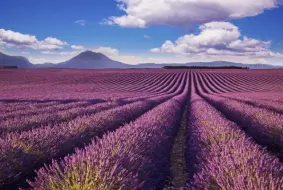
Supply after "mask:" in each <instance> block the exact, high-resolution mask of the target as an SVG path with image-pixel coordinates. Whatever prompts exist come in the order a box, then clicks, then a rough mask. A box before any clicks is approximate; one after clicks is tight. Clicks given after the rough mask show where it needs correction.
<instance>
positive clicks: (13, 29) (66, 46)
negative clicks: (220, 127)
mask: <svg viewBox="0 0 283 190" xmlns="http://www.w3.org/2000/svg"><path fill="white" fill-rule="evenodd" d="M0 18H1V19H0V51H2V52H4V53H8V54H11V55H22V56H26V57H27V58H28V59H29V60H30V61H31V62H33V63H43V62H60V61H64V60H67V59H69V58H71V57H73V56H75V55H77V54H78V53H80V52H81V51H85V50H92V51H96V52H102V53H104V54H106V55H107V56H109V57H111V58H112V59H115V60H118V61H123V62H126V63H131V64H136V63H144V62H156V63H161V62H190V61H214V60H226V61H235V62H245V63H271V64H281V62H282V61H283V35H282V33H283V24H282V18H283V7H281V6H280V4H279V2H277V1H275V0H231V1H229V2H227V1H226V0H223V1H222V0H206V1H202V0H200V1H198V2H195V1H193V0H186V1H181V0H174V1H173V0H167V1H164V0H156V1H154V2H153V1H151V0H120V1H115V0H82V1H77V0H60V1H58V0H49V1H44V0H43V1H38V0H26V1H19V0H2V1H1V6H0ZM178 39H179V40H178ZM282 64H283V62H282Z"/></svg>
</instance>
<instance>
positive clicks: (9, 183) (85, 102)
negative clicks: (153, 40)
mask: <svg viewBox="0 0 283 190" xmlns="http://www.w3.org/2000/svg"><path fill="white" fill-rule="evenodd" d="M19 188H21V189H38V190H57V189H58V190H93V189H95V190H124V189H126V190H128V189H129V190H131V189H136V190H138V189H146V190H147V189H148V190H151V189H152V190H154V189H179V188H183V189H189V190H190V189H195V190H198V189H200V190H202V189H207V190H210V189H211V190H222V189H223V190H282V189H283V70H233V69H232V70H208V69H207V70H186V69H184V70H166V69H125V70H75V69H74V70H73V69H45V70H44V69H2V70H0V189H19Z"/></svg>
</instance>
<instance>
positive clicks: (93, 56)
mask: <svg viewBox="0 0 283 190" xmlns="http://www.w3.org/2000/svg"><path fill="white" fill-rule="evenodd" d="M1 66H2V67H4V66H8V67H10V66H12V67H18V68H72V69H111V68H113V69H116V68H120V69H126V68H136V69H137V68H164V67H170V66H174V67H178V66H180V67H183V66H185V67H242V68H245V67H248V68H250V69H275V68H283V66H274V65H268V64H242V63H233V62H226V61H214V62H191V63H185V64H182V63H172V64H155V63H144V64H138V65H129V64H125V63H121V62H119V61H114V60H112V59H110V58H109V57H107V56H105V55H104V54H102V53H95V52H92V51H85V52H82V53H80V54H79V55H77V56H75V57H73V58H72V59H70V60H67V61H65V62H61V63H57V64H53V63H45V64H32V63H30V62H29V61H28V59H26V58H25V57H21V56H9V55H5V54H3V53H0V67H1Z"/></svg>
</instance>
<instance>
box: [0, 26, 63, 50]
mask: <svg viewBox="0 0 283 190" xmlns="http://www.w3.org/2000/svg"><path fill="white" fill-rule="evenodd" d="M0 44H4V46H8V47H16V48H31V49H36V50H53V49H62V48H63V46H66V45H68V44H67V43H66V42H64V41H61V40H59V39H57V38H54V37H47V38H45V39H44V40H38V39H37V38H36V37H35V36H34V35H30V34H22V33H19V32H14V31H12V30H5V29H0Z"/></svg>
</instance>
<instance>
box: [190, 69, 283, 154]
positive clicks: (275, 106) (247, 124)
mask: <svg viewBox="0 0 283 190" xmlns="http://www.w3.org/2000/svg"><path fill="white" fill-rule="evenodd" d="M195 76H198V80H197V81H199V86H200V87H202V88H203V91H204V92H202V93H201V94H202V95H203V96H204V97H205V98H206V99H207V101H209V102H210V103H211V104H212V105H214V106H215V107H216V108H217V109H219V110H220V111H222V112H223V114H224V115H225V116H226V117H227V118H229V119H230V120H232V121H234V122H236V123H237V124H238V125H240V126H241V127H242V128H243V129H244V130H245V131H246V133H248V134H249V135H250V136H252V137H253V138H254V139H255V140H256V141H257V142H258V143H260V144H262V145H264V146H267V147H269V148H270V149H271V150H273V151H275V152H277V153H278V154H280V152H281V156H280V157H281V159H283V122H282V121H283V115H282V111H283V109H280V107H281V106H283V104H282V103H280V102H277V103H272V102H269V103H267V102H266V101H263V100H254V99H253V100H251V99H250V100H247V99H246V100H244V99H243V98H242V97H241V96H240V98H239V97H237V94H232V95H218V96H216V95H214V94H211V93H210V90H209V89H208V83H205V77H203V78H202V77H201V76H200V75H199V74H196V75H195ZM205 92H206V93H205ZM239 99H241V100H239Z"/></svg>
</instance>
